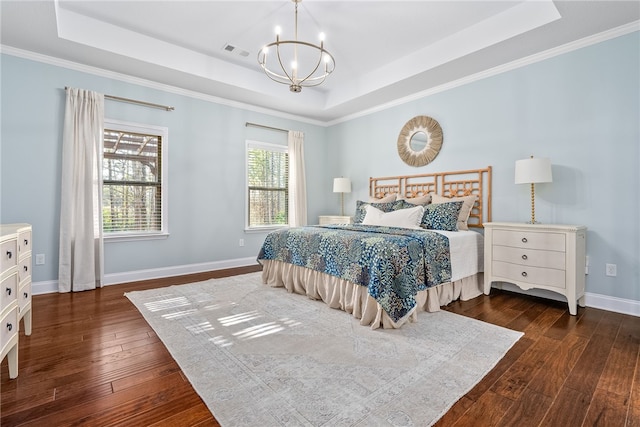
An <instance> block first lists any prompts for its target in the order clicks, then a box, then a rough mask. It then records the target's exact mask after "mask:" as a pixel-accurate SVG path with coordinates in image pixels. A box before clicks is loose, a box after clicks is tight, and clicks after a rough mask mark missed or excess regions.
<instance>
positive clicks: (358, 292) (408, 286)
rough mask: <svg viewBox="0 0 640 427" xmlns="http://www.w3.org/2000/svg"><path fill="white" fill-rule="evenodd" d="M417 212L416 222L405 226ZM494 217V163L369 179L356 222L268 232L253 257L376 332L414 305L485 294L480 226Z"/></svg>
mask: <svg viewBox="0 0 640 427" xmlns="http://www.w3.org/2000/svg"><path fill="white" fill-rule="evenodd" d="M416 215H418V216H419V217H420V218H419V219H418V222H419V227H413V226H409V225H407V226H406V228H405V225H404V222H402V221H406V220H407V219H406V218H409V217H411V218H414V217H416ZM399 217H402V219H401V220H398V219H397V218H399ZM391 218H394V219H393V220H391ZM490 220H491V167H487V168H484V169H474V170H463V171H452V172H437V173H430V174H419V175H403V176H391V177H378V178H370V179H369V200H368V201H366V202H365V201H358V202H357V203H356V210H355V214H354V221H353V222H354V223H353V224H328V225H322V226H305V227H295V228H287V229H280V230H276V231H273V232H271V233H269V234H268V235H267V237H266V238H265V242H264V244H263V246H262V248H261V250H260V254H259V255H258V261H259V262H260V263H261V264H262V266H263V270H262V280H263V283H264V284H267V285H270V286H273V287H284V288H286V289H287V290H288V291H289V292H295V293H298V294H303V295H307V296H308V297H309V298H312V299H315V300H321V301H324V302H325V303H326V304H328V305H329V306H330V307H332V308H336V309H340V310H344V311H346V312H348V313H351V314H352V315H353V316H354V317H356V318H358V319H360V324H362V325H368V326H370V327H371V328H373V329H376V328H399V327H401V326H402V325H403V324H405V323H407V322H411V321H415V320H416V319H417V316H418V312H420V311H430V312H433V311H438V310H440V307H441V306H444V305H446V304H449V303H450V302H452V301H455V300H458V299H460V300H463V301H466V300H469V299H472V298H475V297H477V296H479V295H481V294H482V290H483V280H482V279H483V277H482V271H483V248H484V244H483V236H482V234H481V231H482V224H483V223H484V222H487V221H490ZM388 221H390V222H388ZM398 221H401V222H402V224H401V226H398ZM411 221H413V219H411ZM412 224H413V223H412ZM355 254H357V255H355Z"/></svg>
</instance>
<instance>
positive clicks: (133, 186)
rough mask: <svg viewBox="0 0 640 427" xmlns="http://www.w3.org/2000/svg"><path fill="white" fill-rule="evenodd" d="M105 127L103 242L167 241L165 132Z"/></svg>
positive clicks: (122, 124) (130, 125)
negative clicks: (160, 238)
mask: <svg viewBox="0 0 640 427" xmlns="http://www.w3.org/2000/svg"><path fill="white" fill-rule="evenodd" d="M104 127H105V129H104V142H103V144H104V145H103V160H102V229H103V231H104V236H105V237H106V238H108V237H133V236H144V237H149V236H160V235H166V234H167V230H166V228H167V223H166V219H165V218H166V198H167V195H166V191H165V189H166V186H167V182H166V181H167V180H166V169H167V168H166V155H165V154H166V152H167V135H168V131H167V128H163V127H155V126H147V125H138V124H133V123H125V122H118V121H115V120H108V119H105V124H104Z"/></svg>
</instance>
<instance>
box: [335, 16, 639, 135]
mask: <svg viewBox="0 0 640 427" xmlns="http://www.w3.org/2000/svg"><path fill="white" fill-rule="evenodd" d="M636 31H640V21H634V22H631V23H629V24H626V25H622V26H620V27H617V28H613V29H611V30H608V31H604V32H602V33H599V34H594V35H592V36H589V37H585V38H582V39H580V40H576V41H573V42H570V43H567V44H564V45H562V46H558V47H555V48H552V49H549V50H546V51H544V52H540V53H536V54H534V55H530V56H527V57H525V58H522V59H518V60H515V61H512V62H509V63H506V64H503V65H500V66H497V67H493V68H490V69H488V70H485V71H482V72H479V73H476V74H472V75H470V76H467V77H464V78H461V79H458V80H454V81H452V82H448V83H445V84H442V85H439V86H436V87H433V88H430V89H427V90H424V91H421V92H417V93H414V94H412V95H410V96H406V97H404V98H399V99H397V100H395V101H392V102H388V103H385V104H380V105H378V106H376V107H373V108H370V109H367V110H363V111H360V112H358V113H354V114H350V115H348V116H345V117H342V118H340V119H337V120H332V121H330V122H327V123H326V125H327V126H333V125H336V124H338V123H343V122H347V121H349V120H353V119H356V118H360V117H363V116H367V115H369V114H373V113H377V112H380V111H384V110H387V109H389V108H393V107H397V106H399V105H403V104H406V103H409V102H412V101H416V100H418V99H422V98H425V97H427V96H431V95H435V94H437V93H441V92H445V91H447V90H450V89H454V88H457V87H460V86H464V85H467V84H469V83H473V82H476V81H478V80H483V79H486V78H488V77H492V76H495V75H498V74H502V73H505V72H507V71H511V70H515V69H518V68H521V67H525V66H527V65H531V64H535V63H536V62H540V61H544V60H547V59H550V58H553V57H556V56H559V55H564V54H565V53H569V52H572V51H574V50H578V49H582V48H584V47H588V46H592V45H594V44H598V43H601V42H604V41H607V40H611V39H614V38H617V37H620V36H624V35H627V34H631V33H633V32H636Z"/></svg>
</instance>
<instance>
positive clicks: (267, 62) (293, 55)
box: [258, 0, 336, 93]
mask: <svg viewBox="0 0 640 427" xmlns="http://www.w3.org/2000/svg"><path fill="white" fill-rule="evenodd" d="M291 1H292V2H294V3H295V4H296V5H295V27H294V31H295V32H294V40H280V31H281V29H280V27H276V41H275V42H273V43H269V44H268V45H266V46H265V47H263V48H262V50H261V51H260V52H259V53H258V63H259V64H260V66H261V67H262V69H263V70H264V72H265V74H266V75H267V76H268V77H269V78H270V79H271V80H273V81H275V82H278V83H282V84H286V85H289V90H291V92H296V93H298V92H300V91H302V88H303V87H311V86H318V85H320V84H322V82H324V80H325V79H326V78H327V76H328V75H329V74H331V73H332V72H333V70H334V69H335V67H336V61H335V59H333V56H332V55H331V54H330V53H329V52H328V51H327V50H326V49H325V48H324V34H323V33H320V46H318V45H315V44H313V43H308V42H303V41H299V40H298V3H300V2H301V1H302V0H291ZM271 47H275V53H274V54H270V53H269V50H270V48H271ZM285 64H288V68H287V65H285Z"/></svg>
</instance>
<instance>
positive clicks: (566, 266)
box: [484, 222, 587, 315]
mask: <svg viewBox="0 0 640 427" xmlns="http://www.w3.org/2000/svg"><path fill="white" fill-rule="evenodd" d="M586 233H587V229H586V227H584V226H580V225H553V224H521V223H511V222H488V223H485V224H484V293H485V294H486V295H489V292H491V283H493V282H507V283H513V284H514V285H516V286H518V287H519V288H520V289H524V290H527V289H546V290H548V291H553V292H557V293H559V294H561V295H564V296H565V297H566V298H567V302H568V304H569V313H571V314H572V315H576V314H577V312H578V308H577V304H579V305H580V307H584V293H585V289H584V288H585V285H584V284H585V255H586V247H585V241H586Z"/></svg>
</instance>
